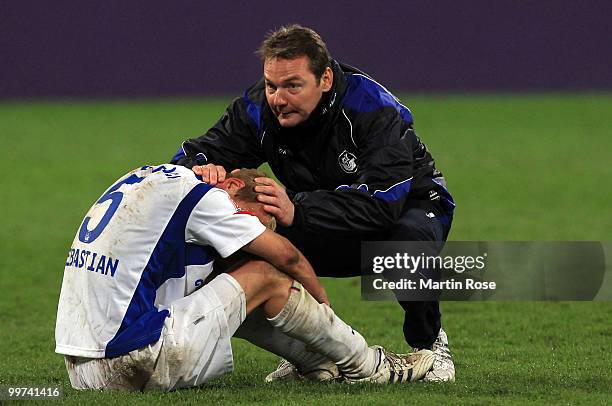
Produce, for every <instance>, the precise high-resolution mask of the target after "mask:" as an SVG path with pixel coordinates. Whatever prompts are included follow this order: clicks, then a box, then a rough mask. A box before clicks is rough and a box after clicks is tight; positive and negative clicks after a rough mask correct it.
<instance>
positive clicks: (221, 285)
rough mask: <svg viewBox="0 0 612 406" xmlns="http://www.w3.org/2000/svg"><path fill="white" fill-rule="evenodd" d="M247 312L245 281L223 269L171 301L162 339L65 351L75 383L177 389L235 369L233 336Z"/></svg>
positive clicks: (92, 386) (78, 386)
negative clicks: (84, 352) (116, 352)
mask: <svg viewBox="0 0 612 406" xmlns="http://www.w3.org/2000/svg"><path fill="white" fill-rule="evenodd" d="M245 317H246V298H245V295H244V291H243V290H242V287H241V286H240V285H239V284H238V282H237V281H236V280H235V279H234V278H233V277H231V276H230V275H228V274H221V275H219V276H217V277H216V278H215V279H213V280H212V281H211V282H210V283H208V284H206V285H205V286H203V287H202V288H201V289H199V290H197V291H195V292H194V293H192V294H191V295H189V296H186V297H184V298H182V299H179V300H177V301H175V302H173V303H172V306H171V307H170V316H169V317H168V318H166V321H165V323H164V328H163V330H162V334H161V337H160V339H159V340H158V341H157V342H156V343H154V344H151V345H148V346H146V347H143V348H140V349H138V350H135V351H132V352H130V353H129V354H126V355H123V356H121V357H117V358H112V359H106V358H81V357H72V356H66V357H65V360H66V368H67V369H68V376H69V377H70V383H71V384H72V387H73V388H75V389H124V390H166V391H167V390H173V389H178V388H186V387H194V386H199V385H201V384H203V383H204V382H206V381H208V380H210V379H213V378H216V377H218V376H220V375H223V374H225V373H227V372H231V371H232V370H233V366H234V364H233V357H232V347H231V341H230V338H231V337H232V335H234V333H235V332H236V330H237V329H238V327H239V326H240V324H241V323H242V322H243V321H244V319H245Z"/></svg>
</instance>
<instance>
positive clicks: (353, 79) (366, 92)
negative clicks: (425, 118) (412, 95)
mask: <svg viewBox="0 0 612 406" xmlns="http://www.w3.org/2000/svg"><path fill="white" fill-rule="evenodd" d="M347 85H348V86H347V89H346V93H345V95H344V99H343V103H344V105H345V106H347V107H348V108H350V109H353V110H356V111H358V112H360V113H368V112H372V111H376V110H379V109H381V108H383V107H393V108H394V109H395V110H396V111H397V112H398V113H399V114H400V116H401V117H402V119H403V120H404V121H406V122H407V123H410V124H412V122H413V120H412V113H411V112H410V110H409V109H408V108H407V107H406V106H404V105H403V104H402V103H400V101H399V100H398V99H397V97H395V96H393V95H392V94H391V93H390V92H389V91H388V90H387V89H385V88H384V87H383V86H382V85H380V84H379V83H377V82H376V81H374V80H372V79H371V78H369V77H367V76H364V75H361V74H352V75H347Z"/></svg>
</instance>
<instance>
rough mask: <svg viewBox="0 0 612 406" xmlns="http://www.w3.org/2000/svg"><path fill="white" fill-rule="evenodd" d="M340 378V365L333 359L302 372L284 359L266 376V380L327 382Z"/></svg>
mask: <svg viewBox="0 0 612 406" xmlns="http://www.w3.org/2000/svg"><path fill="white" fill-rule="evenodd" d="M338 378H340V372H339V371H338V367H337V366H336V364H334V363H333V362H331V361H327V362H326V363H324V364H322V365H320V366H319V367H318V368H316V369H312V370H310V371H306V372H304V373H300V372H299V371H298V369H297V368H296V367H295V365H293V364H292V363H291V362H289V361H287V360H285V359H282V360H281V362H280V363H279V364H278V367H277V368H276V371H274V372H272V373H270V374H268V376H266V379H265V381H266V382H274V381H284V380H295V381H299V380H307V381H318V382H325V381H331V380H333V379H338Z"/></svg>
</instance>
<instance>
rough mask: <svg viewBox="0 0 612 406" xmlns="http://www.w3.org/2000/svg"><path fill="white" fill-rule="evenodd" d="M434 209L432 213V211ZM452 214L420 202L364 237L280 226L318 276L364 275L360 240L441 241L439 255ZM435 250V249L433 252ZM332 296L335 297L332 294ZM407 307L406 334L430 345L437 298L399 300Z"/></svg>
mask: <svg viewBox="0 0 612 406" xmlns="http://www.w3.org/2000/svg"><path fill="white" fill-rule="evenodd" d="M430 213H433V216H432V214H430ZM451 222H452V218H451V217H449V216H447V215H445V214H444V213H442V212H441V211H440V210H439V208H438V206H437V205H435V204H433V203H431V202H427V201H425V202H418V203H415V204H413V205H411V206H410V207H409V208H407V209H406V210H405V211H404V213H403V214H402V216H401V218H400V219H399V221H398V223H397V225H396V226H395V227H394V228H393V229H392V230H389V231H388V232H385V233H380V234H376V235H371V236H367V238H362V239H351V238H338V237H332V236H328V235H316V234H308V233H299V232H297V231H295V230H292V229H291V228H284V227H280V226H279V227H278V229H277V231H278V232H279V233H280V234H282V235H284V236H285V237H287V238H288V239H289V240H291V242H293V244H294V245H295V246H296V247H298V248H299V249H300V250H301V251H302V252H303V253H304V255H305V256H306V258H308V260H309V261H310V263H311V264H312V266H313V268H314V270H315V272H316V273H317V275H318V276H330V277H336V278H343V277H351V276H361V274H362V270H361V241H362V240H368V241H438V242H440V243H439V244H432V245H431V247H432V248H431V252H426V253H425V255H437V254H438V253H439V251H440V250H441V249H442V247H443V242H444V241H446V238H447V236H448V232H449V230H450V225H451ZM433 251H436V252H433ZM331 299H332V300H333V298H331ZM399 304H400V305H401V306H402V308H403V309H404V311H405V316H404V326H403V330H404V337H405V339H406V342H407V343H408V344H409V345H410V346H412V347H413V348H431V346H432V344H433V343H434V341H435V340H436V338H437V337H438V332H439V331H440V319H441V315H440V307H439V302H438V301H420V302H419V301H410V302H406V301H400V302H399Z"/></svg>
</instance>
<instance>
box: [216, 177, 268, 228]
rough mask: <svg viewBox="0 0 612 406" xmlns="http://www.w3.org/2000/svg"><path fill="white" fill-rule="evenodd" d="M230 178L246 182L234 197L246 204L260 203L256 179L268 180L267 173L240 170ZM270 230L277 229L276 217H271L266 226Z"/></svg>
mask: <svg viewBox="0 0 612 406" xmlns="http://www.w3.org/2000/svg"><path fill="white" fill-rule="evenodd" d="M228 177H230V178H238V179H240V180H241V181H243V182H244V187H243V188H242V189H240V190H238V191H237V192H236V195H235V196H234V197H235V198H236V199H240V200H242V201H243V202H246V203H260V202H259V201H258V200H257V195H260V194H261V193H258V192H256V191H255V185H256V183H255V178H267V177H268V175H267V174H266V173H265V172H262V171H258V170H257V169H246V168H242V169H238V170H237V171H235V172H232V173H231V174H229V175H228ZM264 225H265V226H266V227H268V228H269V229H270V230H275V229H276V219H275V218H274V216H272V215H270V218H269V220H268V222H267V224H264Z"/></svg>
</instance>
